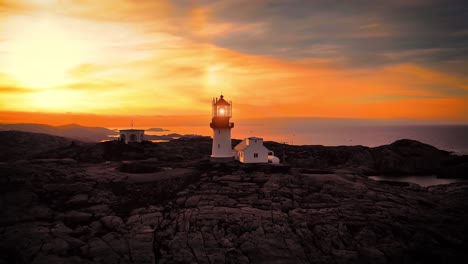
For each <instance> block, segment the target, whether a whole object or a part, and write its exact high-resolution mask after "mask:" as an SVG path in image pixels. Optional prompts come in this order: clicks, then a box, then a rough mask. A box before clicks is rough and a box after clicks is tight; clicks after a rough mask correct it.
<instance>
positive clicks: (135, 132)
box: [119, 129, 145, 144]
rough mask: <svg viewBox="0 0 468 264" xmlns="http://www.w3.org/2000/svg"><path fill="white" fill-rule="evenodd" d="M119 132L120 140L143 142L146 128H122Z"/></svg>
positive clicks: (126, 142)
mask: <svg viewBox="0 0 468 264" xmlns="http://www.w3.org/2000/svg"><path fill="white" fill-rule="evenodd" d="M119 132H120V136H119V140H120V141H121V142H124V143H125V144H128V143H132V142H138V143H139V142H142V141H143V136H144V135H145V130H142V129H122V130H119Z"/></svg>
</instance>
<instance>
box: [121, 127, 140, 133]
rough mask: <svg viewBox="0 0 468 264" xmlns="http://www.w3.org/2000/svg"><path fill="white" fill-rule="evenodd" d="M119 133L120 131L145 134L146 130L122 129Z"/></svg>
mask: <svg viewBox="0 0 468 264" xmlns="http://www.w3.org/2000/svg"><path fill="white" fill-rule="evenodd" d="M119 131H120V132H137V131H138V132H140V131H143V132H144V131H145V130H144V129H133V128H132V129H120V130H119Z"/></svg>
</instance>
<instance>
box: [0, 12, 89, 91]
mask: <svg viewBox="0 0 468 264" xmlns="http://www.w3.org/2000/svg"><path fill="white" fill-rule="evenodd" d="M6 25H7V26H6V29H7V30H6V32H5V33H4V35H6V37H7V38H8V39H9V40H10V41H9V42H8V43H7V45H6V47H4V48H5V49H6V50H7V51H8V52H6V53H5V55H3V56H2V60H3V62H2V64H5V67H4V68H5V69H6V70H5V72H6V73H8V74H9V75H11V76H12V77H13V78H15V79H16V80H18V81H19V82H20V83H21V84H22V85H24V86H27V87H31V88H45V87H51V86H56V85H60V84H64V83H65V82H66V81H67V72H68V71H69V70H70V69H71V68H73V67H74V66H76V65H77V64H78V63H79V62H80V61H81V60H82V57H83V49H84V45H83V43H81V41H80V39H79V36H75V35H73V32H71V31H70V30H68V29H66V28H64V27H63V24H62V23H61V21H60V19H57V18H50V17H42V16H38V17H14V18H11V19H9V20H7V21H6Z"/></svg>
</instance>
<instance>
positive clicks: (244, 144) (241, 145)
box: [234, 137, 263, 151]
mask: <svg viewBox="0 0 468 264" xmlns="http://www.w3.org/2000/svg"><path fill="white" fill-rule="evenodd" d="M247 139H249V140H263V138H259V137H249V138H244V140H242V141H241V142H240V143H239V144H237V146H235V147H234V150H236V151H243V150H244V149H246V148H248V147H249V146H250V144H248V143H247V142H248V141H247ZM262 145H263V144H262Z"/></svg>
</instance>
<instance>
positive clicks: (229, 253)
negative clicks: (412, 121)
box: [0, 161, 468, 263]
mask: <svg viewBox="0 0 468 264" xmlns="http://www.w3.org/2000/svg"><path fill="white" fill-rule="evenodd" d="M154 163H155V164H158V163H157V162H156V161H154ZM160 164H161V171H160V172H156V173H146V174H145V173H143V174H129V173H123V172H120V171H118V170H117V168H118V166H119V164H118V163H111V164H99V165H90V164H66V163H65V164H64V163H31V164H24V163H23V164H3V165H0V172H1V174H0V175H1V177H0V178H1V183H2V185H1V186H2V188H1V192H0V205H1V208H2V210H1V212H0V219H1V220H0V263H439V262H445V263H450V262H459V263H463V262H466V261H467V260H468V259H467V255H466V249H468V244H467V241H468V240H467V238H468V234H467V233H466V230H465V229H466V222H467V221H468V213H467V212H466V207H467V203H468V202H467V201H468V184H464V183H457V184H451V185H444V186H435V187H430V188H421V187H418V186H416V185H404V186H392V185H387V184H384V183H380V182H375V181H372V180H369V179H366V178H363V177H360V176H355V175H351V174H347V173H341V174H334V173H330V172H329V171H319V170H311V169H303V168H298V169H296V168H288V170H285V171H282V170H277V169H268V166H259V167H256V166H247V165H241V164H236V163H232V164H211V163H209V162H207V161H198V162H181V163H178V164H179V166H175V164H173V165H174V166H173V167H172V168H168V167H164V166H162V165H167V163H160Z"/></svg>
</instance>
